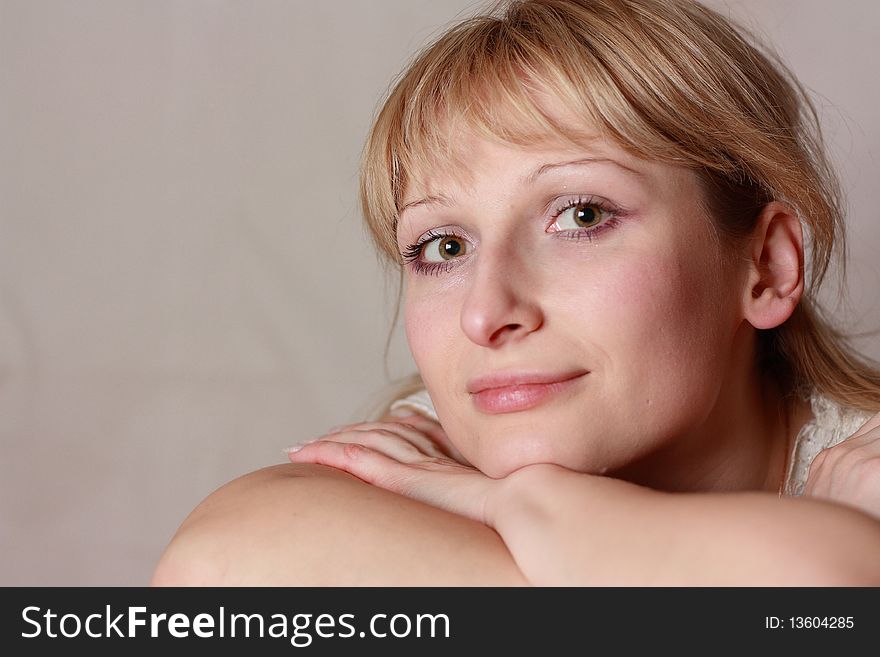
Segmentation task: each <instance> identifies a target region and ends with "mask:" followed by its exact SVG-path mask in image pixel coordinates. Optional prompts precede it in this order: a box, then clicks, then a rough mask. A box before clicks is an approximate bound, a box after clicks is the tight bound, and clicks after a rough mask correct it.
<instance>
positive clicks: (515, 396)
mask: <svg viewBox="0 0 880 657" xmlns="http://www.w3.org/2000/svg"><path fill="white" fill-rule="evenodd" d="M586 374H588V372H583V373H581V374H576V375H574V376H572V377H569V378H567V379H564V380H561V381H553V382H551V383H515V384H512V385H507V386H500V387H495V388H486V389H485V390H481V391H480V392H474V393H471V398H472V399H473V401H474V405H475V406H476V407H477V408H478V409H480V410H481V411H483V412H484V413H489V414H492V415H494V414H498V413H515V412H517V411H525V410H528V409H530V408H534V407H535V406H538V405H539V404H541V403H543V402H544V401H546V400H547V399H549V398H550V397H552V396H554V395H556V394H559V393H562V392H565V391H566V390H568V389H569V388H571V387H572V386H574V385H576V384H577V382H578V381H580V379H581V378H582V377H583V376H585V375H586Z"/></svg>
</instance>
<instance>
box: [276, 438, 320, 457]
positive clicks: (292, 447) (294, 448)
mask: <svg viewBox="0 0 880 657" xmlns="http://www.w3.org/2000/svg"><path fill="white" fill-rule="evenodd" d="M316 440H321V439H320V438H312V439H311V440H304V441H302V442H301V443H294V444H293V445H290V446H289V447H285V448H284V449H282V450H281V451H282V452H284V453H285V454H290V453H291V452H298V451H299V450H301V449H302V448H303V447H305V446H306V445H311V444H312V443H313V442H315V441H316Z"/></svg>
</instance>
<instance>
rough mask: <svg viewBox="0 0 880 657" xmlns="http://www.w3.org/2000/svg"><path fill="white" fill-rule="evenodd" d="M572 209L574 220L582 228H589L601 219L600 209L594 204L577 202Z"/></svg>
mask: <svg viewBox="0 0 880 657" xmlns="http://www.w3.org/2000/svg"><path fill="white" fill-rule="evenodd" d="M572 210H574V213H573V214H574V216H573V219H574V222H575V223H576V224H577V225H578V226H581V227H583V228H591V227H592V226H595V225H596V223H597V222H599V221H600V220H601V219H602V211H601V210H600V209H599V208H598V207H596V206H595V205H587V204H586V203H578V204H577V205H575V206H574V207H573V208H572Z"/></svg>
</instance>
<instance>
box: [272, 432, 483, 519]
mask: <svg viewBox="0 0 880 657" xmlns="http://www.w3.org/2000/svg"><path fill="white" fill-rule="evenodd" d="M289 457H290V460H291V462H293V463H318V464H321V465H327V466H330V467H333V468H337V469H339V470H344V471H345V472H348V473H350V474H353V475H354V476H356V477H358V478H359V479H362V480H363V481H366V482H367V483H369V484H372V485H374V486H378V487H380V488H384V489H386V490H389V491H391V492H393V493H398V494H400V495H404V496H406V497H409V498H411V499H414V500H418V501H420V502H424V503H426V504H430V505H432V506H436V507H439V508H441V509H446V510H447V511H450V512H452V513H457V514H459V515H464V516H466V517H468V518H471V519H473V520H477V521H478V522H485V521H486V499H487V497H488V495H489V491H490V487H491V486H492V485H497V482H495V481H494V480H492V479H490V478H489V477H487V476H486V475H484V474H483V473H481V472H479V471H478V470H474V469H473V468H468V467H465V466H461V465H458V464H455V463H452V464H451V465H448V466H444V465H440V464H433V463H423V464H419V465H418V466H413V465H406V464H402V463H400V462H398V461H395V460H394V459H391V458H389V457H387V456H385V455H384V454H381V453H380V452H377V451H375V450H373V449H370V448H369V447H367V446H365V445H361V444H358V443H340V442H336V441H333V440H319V441H317V442H314V443H311V444H309V445H306V446H305V447H303V449H302V450H300V451H299V452H293V453H291V454H290V455H289Z"/></svg>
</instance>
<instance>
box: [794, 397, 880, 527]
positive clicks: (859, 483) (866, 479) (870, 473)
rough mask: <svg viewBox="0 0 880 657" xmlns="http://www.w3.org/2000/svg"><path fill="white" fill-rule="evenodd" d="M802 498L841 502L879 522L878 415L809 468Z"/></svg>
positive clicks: (879, 417)
mask: <svg viewBox="0 0 880 657" xmlns="http://www.w3.org/2000/svg"><path fill="white" fill-rule="evenodd" d="M804 495H810V496H812V497H819V498H826V499H830V500H833V501H835V502H842V503H843V504H848V505H850V506H854V507H857V508H859V509H861V510H862V511H866V512H867V513H869V514H870V515H872V516H874V517H875V518H878V519H880V413H878V414H877V415H875V416H874V417H872V418H871V419H870V420H868V421H867V422H866V423H865V424H864V425H863V426H862V427H861V428H860V429H859V430H858V431H856V432H855V433H854V434H853V435H852V436H850V437H849V438H847V439H846V440H844V441H843V442H841V443H838V444H837V445H835V446H834V447H829V448H827V449H823V450H822V451H821V452H819V454H818V455H817V456H816V458H815V460H813V463H812V464H811V465H810V474H809V476H808V477H807V482H806V484H805V486H804Z"/></svg>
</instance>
